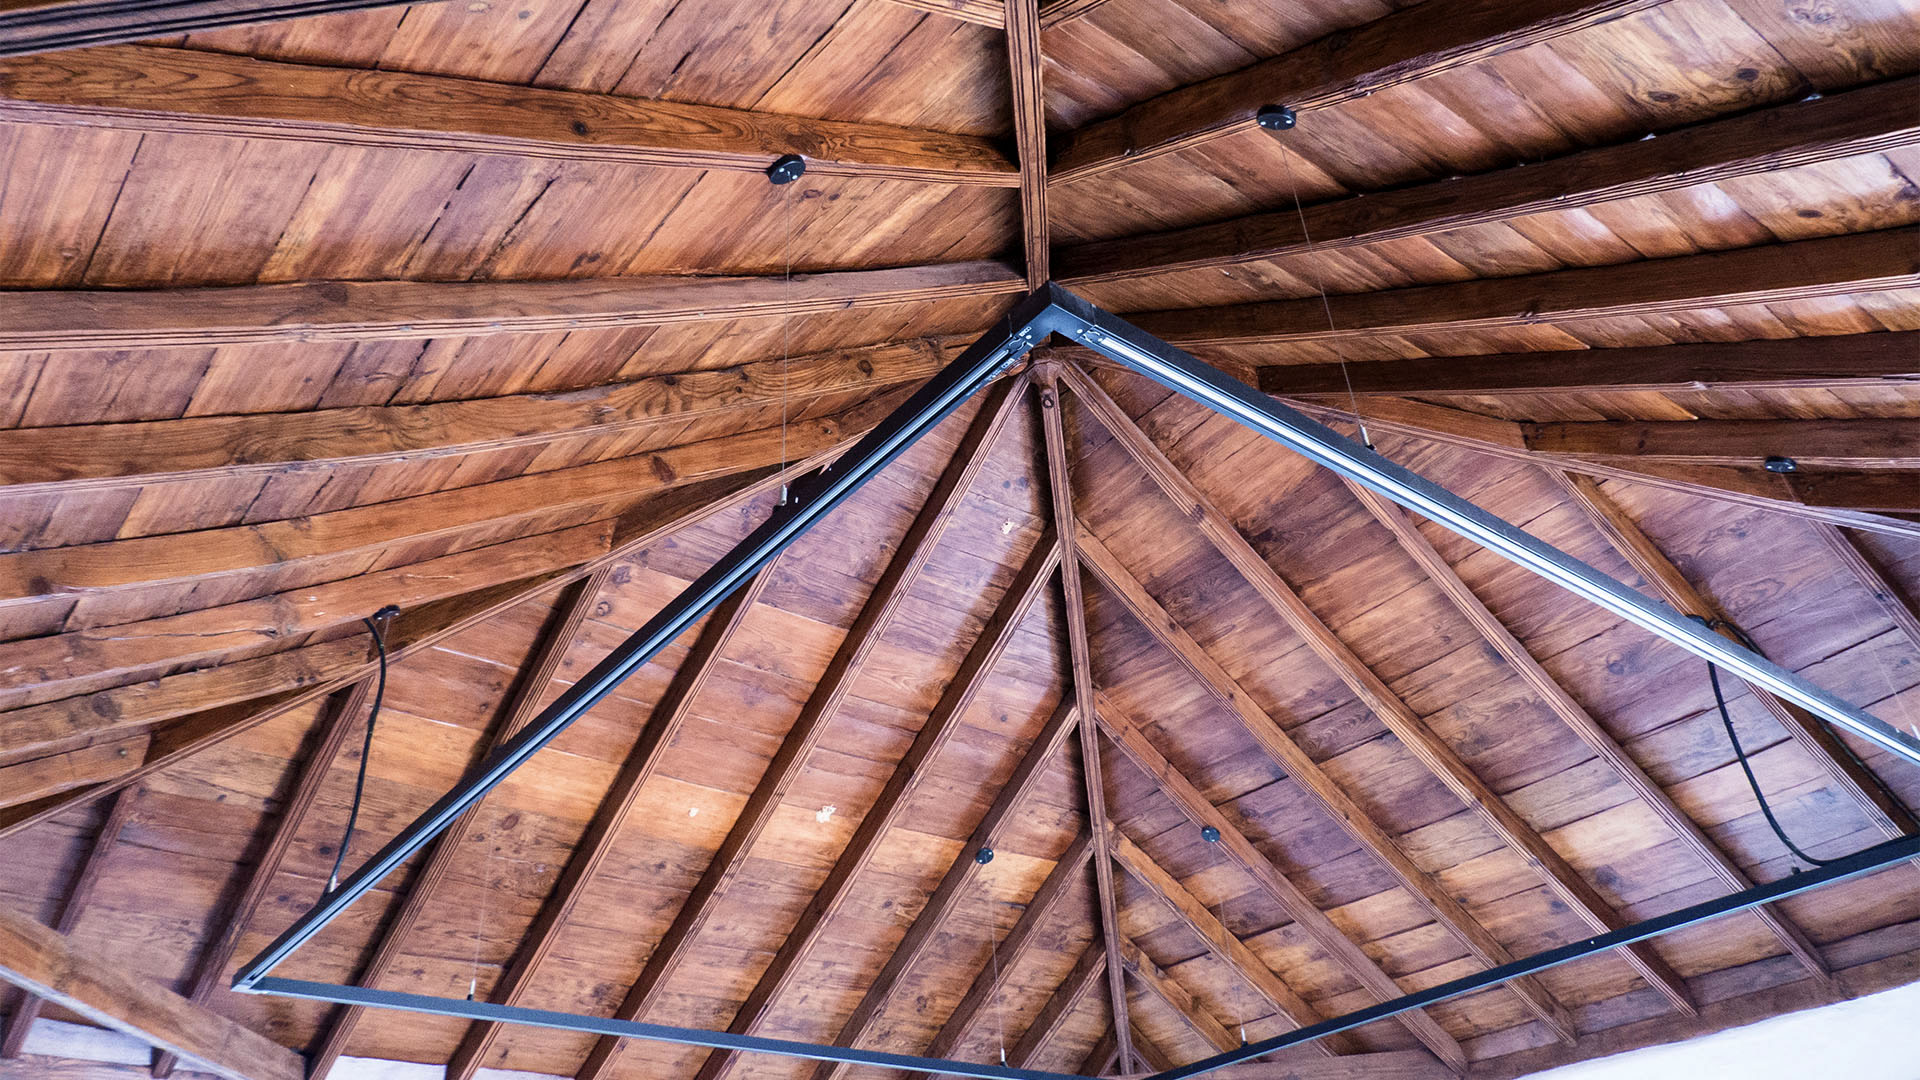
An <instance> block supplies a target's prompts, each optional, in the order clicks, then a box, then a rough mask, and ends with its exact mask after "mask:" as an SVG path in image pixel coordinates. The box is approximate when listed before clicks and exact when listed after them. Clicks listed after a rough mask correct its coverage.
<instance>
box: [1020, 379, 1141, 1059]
mask: <svg viewBox="0 0 1920 1080" xmlns="http://www.w3.org/2000/svg"><path fill="white" fill-rule="evenodd" d="M1057 375H1058V367H1057V365H1056V364H1055V363H1054V362H1052V361H1050V360H1049V361H1047V362H1046V366H1045V368H1044V369H1043V370H1042V371H1041V372H1040V375H1039V378H1040V381H1041V383H1040V386H1039V387H1038V399H1039V404H1040V421H1041V429H1042V435H1043V437H1044V440H1045V443H1046V458H1047V490H1048V495H1049V497H1050V499H1051V504H1052V507H1053V523H1054V528H1055V529H1056V530H1058V531H1059V534H1060V549H1061V556H1060V557H1061V564H1060V589H1061V592H1062V594H1063V596H1064V599H1065V602H1066V615H1067V657H1068V668H1069V669H1070V672H1071V675H1072V678H1073V694H1074V700H1075V701H1078V702H1080V703H1081V709H1080V771H1081V775H1082V777H1083V779H1084V781H1085V786H1086V793H1087V827H1088V829H1089V831H1091V832H1092V834H1093V873H1094V882H1095V886H1094V895H1095V900H1096V907H1097V910H1098V911H1099V915H1100V935H1101V938H1100V940H1101V941H1102V942H1103V943H1104V945H1105V948H1106V965H1107V997H1108V1001H1109V1003H1110V1004H1111V1006H1112V1009H1113V1028H1114V1033H1115V1038H1116V1039H1117V1040H1118V1041H1119V1045H1120V1059H1121V1060H1122V1061H1131V1060H1133V1041H1132V1028H1131V1026H1130V1025H1129V1023H1128V1021H1127V984H1126V977H1125V975H1124V974H1122V970H1121V964H1120V925H1119V910H1118V907H1117V906H1116V904H1115V903H1114V894H1113V849H1112V843H1113V837H1112V834H1111V832H1110V831H1109V829H1108V827H1107V826H1108V819H1107V786H1106V781H1105V778H1104V776H1103V774H1102V770H1101V762H1100V727H1099V722H1098V721H1097V720H1096V719H1095V718H1094V710H1093V707H1092V704H1091V703H1092V702H1093V700H1094V682H1093V654H1092V649H1091V647H1090V645H1089V643H1088V641H1087V602H1086V594H1085V591H1084V586H1083V584H1082V578H1081V572H1080V556H1079V553H1078V544H1079V534H1080V532H1081V530H1080V528H1079V525H1078V524H1077V522H1078V520H1079V518H1078V516H1077V514H1076V513H1075V511H1074V508H1073V472H1072V466H1071V463H1070V462H1069V461H1068V458H1067V436H1066V426H1065V423H1064V422H1063V418H1062V412H1061V407H1060V405H1061V402H1060V388H1059V384H1058V382H1057Z"/></svg>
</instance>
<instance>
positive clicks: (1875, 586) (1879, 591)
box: [1814, 523, 1920, 646]
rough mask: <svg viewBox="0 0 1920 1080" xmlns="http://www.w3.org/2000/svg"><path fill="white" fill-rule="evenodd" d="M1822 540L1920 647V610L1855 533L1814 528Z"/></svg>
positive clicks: (1832, 528)
mask: <svg viewBox="0 0 1920 1080" xmlns="http://www.w3.org/2000/svg"><path fill="white" fill-rule="evenodd" d="M1814 528H1815V529H1817V530H1818V531H1819V533H1820V538H1821V539H1822V540H1824V541H1826V544H1827V550H1829V551H1831V552H1833V557H1834V559H1835V560H1836V561H1838V562H1839V563H1840V565H1841V566H1842V567H1844V568H1845V569H1846V571H1847V573H1849V574H1851V575H1853V579H1854V580H1855V581H1857V582H1859V583H1860V587H1861V588H1862V589H1865V590H1866V591H1867V595H1869V596H1871V597H1873V600H1874V602H1875V603H1877V604H1879V605H1880V609H1881V610H1882V611H1884V612H1886V614H1887V618H1889V619H1891V620H1893V625H1895V626H1897V627H1899V628H1900V632H1901V633H1903V634H1905V635H1906V636H1907V640H1908V641H1910V642H1912V643H1913V644H1914V645H1915V646H1920V608H1916V607H1915V606H1914V603H1913V601H1912V600H1910V599H1908V597H1907V596H1906V594H1905V593H1903V592H1901V590H1900V587H1899V586H1898V585H1895V584H1894V583H1893V581H1892V579H1890V578H1888V577H1887V572H1886V571H1885V570H1883V569H1882V568H1881V566H1880V563H1879V561H1878V560H1877V559H1875V558H1874V557H1873V555H1872V554H1871V553H1869V552H1868V551H1867V549H1866V548H1864V547H1862V546H1861V545H1860V541H1859V540H1857V539H1855V538H1854V536H1853V534H1852V533H1849V532H1848V531H1846V530H1845V529H1842V528H1839V527H1838V526H1834V525H1827V524H1824V523H1822V524H1819V525H1816V526H1814Z"/></svg>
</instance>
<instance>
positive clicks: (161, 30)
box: [0, 0, 404, 56]
mask: <svg viewBox="0 0 1920 1080" xmlns="http://www.w3.org/2000/svg"><path fill="white" fill-rule="evenodd" d="M402 2H404V0H273V2H271V3H268V2H264V0H164V2H158V0H146V2H141V3H133V4H128V3H120V2H116V0H15V2H13V3H11V4H9V5H8V7H7V9H6V10H5V11H0V56H26V55H30V54H32V53H41V52H51V51H54V50H58V49H76V48H82V47H85V46H89V45H110V44H114V43H117V42H123V41H141V40H144V39H147V38H158V37H167V36H170V35H175V34H185V33H188V32H191V31H194V30H210V29H213V28H215V27H220V26H240V25H244V24H247V23H260V22H272V21H275V20H278V19H296V18H308V17H312V16H316V15H326V14H329V13H332V12H341V11H362V10H365V9H367V8H378V7H391V6H394V5H395V4H397V3H402Z"/></svg>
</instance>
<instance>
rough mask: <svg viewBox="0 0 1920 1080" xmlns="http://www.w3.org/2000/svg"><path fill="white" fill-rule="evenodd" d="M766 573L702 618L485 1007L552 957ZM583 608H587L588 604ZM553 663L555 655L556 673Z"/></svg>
mask: <svg viewBox="0 0 1920 1080" xmlns="http://www.w3.org/2000/svg"><path fill="white" fill-rule="evenodd" d="M776 561H777V560H776ZM772 569H773V566H772V565H771V564H769V565H768V567H767V568H766V569H764V570H762V571H761V572H760V573H758V574H756V575H754V577H753V580H752V581H750V582H748V583H747V584H746V585H744V586H742V587H741V588H740V589H738V590H737V591H735V592H734V594H733V595H732V596H729V597H728V598H727V599H726V600H724V601H722V602H721V604H720V606H719V607H717V608H715V609H714V610H713V613H712V614H711V615H710V616H708V618H707V620H706V623H705V625H704V626H703V627H702V628H701V630H700V633H699V635H698V636H697V637H696V638H695V639H694V643H693V647H692V648H691V649H690V650H688V652H687V656H686V659H684V660H682V661H681V662H680V667H679V668H678V669H677V670H676V671H675V672H674V674H673V679H672V681H671V682H669V683H668V684H667V689H666V691H665V692H664V693H662V694H661V695H660V700H659V701H657V702H655V703H654V707H653V711H652V713H651V714H650V715H649V716H648V718H647V726H646V727H645V728H644V729H643V730H642V731H641V733H640V738H639V741H637V742H636V743H635V744H634V746H633V749H632V751H630V752H629V753H628V755H627V759H626V761H625V763H624V764H622V765H621V767H620V772H619V775H617V776H616V777H614V781H613V786H612V787H611V788H609V789H608V791H607V794H606V795H605V796H603V797H602V798H601V800H600V806H599V808H598V809H597V810H595V811H594V815H593V820H592V821H591V822H589V823H588V824H587V831H586V832H585V833H584V834H583V835H582V836H581V838H580V842H579V843H578V844H577V845H575V847H574V851H573V854H572V855H571V856H570V857H569V858H568V860H567V865H566V869H564V870H562V871H561V873H560V878H559V880H558V881H556V882H555V883H554V886H553V891H552V893H551V894H550V895H549V896H548V898H547V901H546V902H545V903H544V904H542V905H541V906H540V913H539V914H538V915H536V916H535V917H534V920H533V924H532V925H531V926H530V927H528V929H527V933H526V936H525V937H523V938H522V939H521V942H520V947H519V949H517V950H516V951H515V952H514V956H513V960H512V961H511V962H510V963H509V964H508V965H507V969H506V971H505V972H503V973H502V974H501V976H500V980H499V981H498V982H496V983H495V984H494V986H493V989H492V990H490V991H489V992H488V995H487V1000H488V1001H491V1002H494V1003H495V1004H499V1005H514V1004H518V1003H519V1001H520V999H521V998H522V997H523V996H525V994H526V992H527V989H528V988H529V987H530V986H531V985H532V983H533V977H534V973H535V972H536V970H537V969H538V968H539V966H540V962H541V961H542V960H544V959H546V957H547V955H548V954H549V953H551V952H552V951H553V947H554V944H555V943H556V942H557V941H558V940H559V937H560V932H561V930H562V928H563V927H564V926H565V925H566V921H567V919H568V917H569V916H571V915H572V914H573V910H574V908H575V907H576V906H577V905H578V904H579V901H580V898H581V897H582V895H584V894H585V892H586V889H587V886H588V885H589V884H590V883H591V882H592V880H593V877H594V875H595V874H596V873H597V872H598V871H599V869H600V866H601V864H603V863H604V862H605V861H606V858H607V856H608V854H610V853H611V852H612V851H613V845H614V843H615V841H616V840H617V839H618V838H619V835H620V829H621V827H622V826H623V825H624V824H625V823H626V820H627V815H628V814H629V813H630V812H631V811H632V810H633V806H634V803H635V802H636V801H637V800H638V798H639V796H640V789H641V787H642V786H643V785H644V784H645V783H646V782H647V780H649V779H650V778H651V777H652V776H653V774H654V772H655V770H656V769H657V768H658V767H659V764H660V759H661V757H662V755H663V754H664V753H665V752H666V750H667V749H668V748H669V747H671V746H672V745H673V741H674V738H675V737H676V735H677V734H678V733H679V731H680V726H681V725H682V724H683V723H684V722H685V721H686V718H687V716H688V715H689V713H690V711H691V709H692V706H693V701H694V698H695V697H697V696H698V695H699V693H700V690H701V688H702V687H703V686H705V685H706V683H707V680H708V679H709V678H710V677H711V676H712V675H713V670H714V664H715V663H716V662H717V661H718V660H719V659H720V657H721V656H722V654H724V653H725V652H726V649H727V645H728V644H729V643H730V642H731V641H732V640H733V636H734V635H735V634H736V633H738V632H739V630H740V626H741V624H742V623H744V622H745V621H746V619H747V616H748V615H749V614H750V613H751V612H752V610H753V605H754V604H756V603H758V602H759V599H760V595H761V594H762V593H764V592H765V591H766V588H767V585H768V583H769V582H771V581H772V580H773V575H772V573H771V571H772ZM596 591H597V590H596ZM586 602H587V603H588V605H589V606H590V605H591V599H590V598H589V599H587V601H586ZM558 658H559V657H558V654H556V664H555V669H556V670H557V660H558ZM551 676H552V672H548V673H547V678H546V679H545V680H543V681H542V683H541V685H542V686H544V685H545V683H546V682H549V681H551ZM500 1031H501V1025H500V1024H499V1023H496V1022H489V1021H475V1022H474V1023H472V1024H470V1025H468V1027H467V1031H466V1034H465V1035H463V1036H462V1037H461V1039H460V1043H459V1045H458V1046H456V1047H455V1048H454V1051H453V1056H452V1058H450V1059H449V1060H448V1062H447V1072H446V1077H447V1080H471V1078H472V1077H473V1075H474V1073H475V1072H477V1071H479V1069H480V1068H481V1066H483V1065H485V1064H486V1057H487V1053H488V1051H490V1050H491V1049H492V1048H493V1045H494V1043H495V1042H496V1041H497V1040H498V1039H499V1037H500Z"/></svg>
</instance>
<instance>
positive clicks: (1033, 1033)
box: [1007, 940, 1107, 1069]
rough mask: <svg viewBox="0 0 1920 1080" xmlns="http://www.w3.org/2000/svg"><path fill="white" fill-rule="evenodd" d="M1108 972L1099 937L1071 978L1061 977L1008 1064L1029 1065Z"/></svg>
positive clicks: (1085, 951) (1076, 964)
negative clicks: (1057, 985)
mask: <svg viewBox="0 0 1920 1080" xmlns="http://www.w3.org/2000/svg"><path fill="white" fill-rule="evenodd" d="M1106 973H1107V950H1106V947H1105V946H1104V945H1102V944H1101V943H1100V942H1099V941H1097V940H1096V941H1094V942H1092V943H1091V944H1089V945H1088V946H1087V947H1086V948H1085V949H1083V950H1081V952H1080V959H1078V960H1076V961H1074V963H1073V968H1072V970H1070V971H1068V972H1067V977H1066V978H1064V979H1062V980H1060V985H1059V987H1058V988H1056V989H1055V990H1054V992H1053V994H1052V996H1050V997H1048V998H1047V1000H1046V1004H1044V1005H1042V1006H1040V1011H1039V1012H1037V1013H1034V1014H1033V1020H1032V1021H1031V1022H1029V1023H1028V1024H1027V1030H1026V1031H1025V1033H1023V1034H1022V1035H1021V1036H1020V1041H1019V1042H1017V1043H1014V1044H1013V1049H1011V1050H1009V1051H1007V1064H1008V1065H1009V1066H1012V1067H1013V1068H1016V1069H1019V1068H1025V1067H1026V1064H1027V1063H1028V1062H1030V1061H1032V1060H1033V1059H1034V1058H1036V1057H1038V1056H1040V1054H1041V1052H1042V1051H1044V1050H1046V1048H1047V1047H1048V1046H1049V1045H1050V1044H1051V1043H1052V1042H1053V1040H1054V1037H1055V1036H1057V1035H1058V1034H1059V1033H1060V1024H1061V1022H1062V1021H1064V1020H1065V1019H1066V1018H1067V1017H1069V1016H1072V1015H1073V1014H1074V1013H1075V1012H1076V1011H1077V1010H1078V1009H1079V1008H1080V1005H1081V1003H1083V1002H1085V1001H1086V1000H1087V998H1088V997H1089V996H1090V995H1092V994H1093V993H1094V990H1095V988H1096V987H1098V986H1100V985H1101V984H1102V982H1104V976H1105V975H1106Z"/></svg>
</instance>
